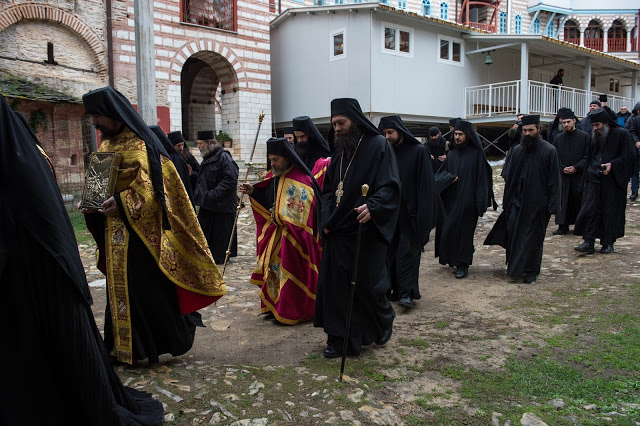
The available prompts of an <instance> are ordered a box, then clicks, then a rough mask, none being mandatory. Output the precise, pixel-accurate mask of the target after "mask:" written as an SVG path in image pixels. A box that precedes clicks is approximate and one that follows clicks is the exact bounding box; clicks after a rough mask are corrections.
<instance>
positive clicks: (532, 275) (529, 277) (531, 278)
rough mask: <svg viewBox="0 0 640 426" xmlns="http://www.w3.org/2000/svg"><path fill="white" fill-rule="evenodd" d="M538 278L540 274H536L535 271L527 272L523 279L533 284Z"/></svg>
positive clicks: (526, 282)
mask: <svg viewBox="0 0 640 426" xmlns="http://www.w3.org/2000/svg"><path fill="white" fill-rule="evenodd" d="M537 279H538V274H536V273H535V272H527V273H526V274H525V275H524V280H523V281H524V283H525V284H532V283H535V282H536V280H537Z"/></svg>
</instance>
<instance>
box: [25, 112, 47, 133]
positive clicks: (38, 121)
mask: <svg viewBox="0 0 640 426" xmlns="http://www.w3.org/2000/svg"><path fill="white" fill-rule="evenodd" d="M29 127H30V128H31V130H33V133H38V130H39V129H40V127H42V128H43V129H44V130H47V128H48V127H49V126H48V121H47V114H45V112H44V111H42V110H41V109H38V110H35V111H32V112H31V116H30V117H29Z"/></svg>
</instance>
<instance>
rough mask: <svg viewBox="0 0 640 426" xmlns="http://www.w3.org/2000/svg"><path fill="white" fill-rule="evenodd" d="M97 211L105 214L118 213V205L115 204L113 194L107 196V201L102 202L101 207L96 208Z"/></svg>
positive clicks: (115, 214) (114, 214) (113, 214)
mask: <svg viewBox="0 0 640 426" xmlns="http://www.w3.org/2000/svg"><path fill="white" fill-rule="evenodd" d="M98 212H99V213H102V214H103V215H105V216H117V215H118V205H117V204H116V199H115V198H114V197H113V195H112V196H111V197H109V198H107V201H105V202H104V203H102V208H101V209H98Z"/></svg>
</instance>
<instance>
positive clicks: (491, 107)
mask: <svg viewBox="0 0 640 426" xmlns="http://www.w3.org/2000/svg"><path fill="white" fill-rule="evenodd" d="M492 102H493V85H492V84H489V117H491V111H493V105H492Z"/></svg>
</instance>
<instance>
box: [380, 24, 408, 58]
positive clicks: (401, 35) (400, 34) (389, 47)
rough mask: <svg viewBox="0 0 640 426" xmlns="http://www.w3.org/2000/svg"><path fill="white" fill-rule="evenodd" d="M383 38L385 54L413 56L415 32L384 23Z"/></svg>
mask: <svg viewBox="0 0 640 426" xmlns="http://www.w3.org/2000/svg"><path fill="white" fill-rule="evenodd" d="M382 36H383V42H382V52H383V53H389V54H392V55H402V56H413V30H412V29H411V28H407V27H400V26H398V25H395V24H389V23H383V33H382Z"/></svg>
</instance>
